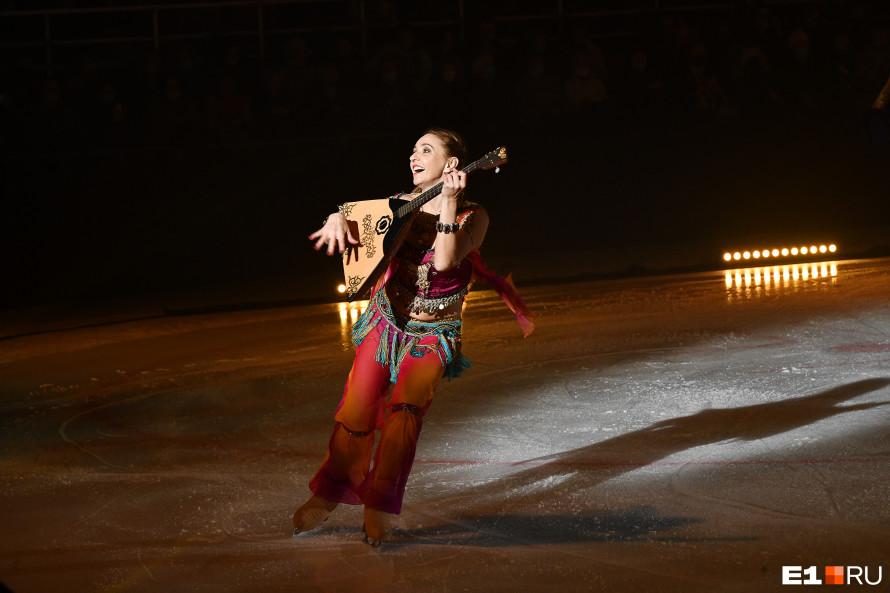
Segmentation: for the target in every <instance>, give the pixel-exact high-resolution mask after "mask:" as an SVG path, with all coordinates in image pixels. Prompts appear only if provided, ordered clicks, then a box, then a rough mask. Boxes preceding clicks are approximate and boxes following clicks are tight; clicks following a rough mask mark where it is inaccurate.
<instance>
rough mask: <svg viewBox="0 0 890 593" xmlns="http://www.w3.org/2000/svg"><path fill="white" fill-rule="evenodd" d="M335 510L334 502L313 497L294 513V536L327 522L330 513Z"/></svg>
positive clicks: (335, 504)
mask: <svg viewBox="0 0 890 593" xmlns="http://www.w3.org/2000/svg"><path fill="white" fill-rule="evenodd" d="M336 508H337V503H336V502H330V501H328V500H325V499H323V498H322V497H320V496H313V497H312V498H310V499H309V500H307V501H306V504H304V505H303V506H301V507H300V508H299V509H297V512H296V513H294V520H293V523H294V533H293V535H294V536H297V535H299V534H301V533H304V532H306V531H311V530H313V529H315V528H316V527H318V526H319V525H321V524H322V523H324V522H325V521H327V520H328V517H329V516H330V515H331V512H332V511H333V510H334V509H336Z"/></svg>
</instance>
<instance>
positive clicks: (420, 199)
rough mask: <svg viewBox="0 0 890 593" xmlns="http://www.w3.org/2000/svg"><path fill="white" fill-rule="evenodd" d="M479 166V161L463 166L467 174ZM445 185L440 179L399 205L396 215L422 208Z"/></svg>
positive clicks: (401, 215)
mask: <svg viewBox="0 0 890 593" xmlns="http://www.w3.org/2000/svg"><path fill="white" fill-rule="evenodd" d="M478 168H479V161H473V162H472V163H470V164H469V165H467V166H466V167H464V168H463V172H464V173H466V174H467V175H469V174H470V173H472V172H473V171H475V170H476V169H478ZM444 186H445V183H444V182H442V181H440V182H439V183H437V184H436V185H434V186H433V187H431V188H429V189H428V190H426V191H425V192H423V193H422V194H420V195H419V196H417V197H416V198H414V199H413V200H411V201H410V202H408V203H406V204H405V205H404V206H401V207H399V209H398V210H396V216H398V217H399V218H402V217H405V216H408V215H409V214H411V213H412V212H414V211H415V210H417V209H418V208H420V207H421V206H423V205H424V204H426V203H427V202H429V201H430V200H432V199H433V198H435V197H436V196H438V195H439V194H441V193H442V188H443V187H444Z"/></svg>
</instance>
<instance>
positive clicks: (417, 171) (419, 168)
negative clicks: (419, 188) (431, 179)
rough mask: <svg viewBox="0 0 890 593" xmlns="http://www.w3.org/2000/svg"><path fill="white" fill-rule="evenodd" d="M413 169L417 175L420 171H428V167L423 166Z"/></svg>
mask: <svg viewBox="0 0 890 593" xmlns="http://www.w3.org/2000/svg"><path fill="white" fill-rule="evenodd" d="M412 171H413V172H414V174H415V175H417V174H418V173H423V172H424V171H426V169H424V168H423V167H414V168H413V169H412Z"/></svg>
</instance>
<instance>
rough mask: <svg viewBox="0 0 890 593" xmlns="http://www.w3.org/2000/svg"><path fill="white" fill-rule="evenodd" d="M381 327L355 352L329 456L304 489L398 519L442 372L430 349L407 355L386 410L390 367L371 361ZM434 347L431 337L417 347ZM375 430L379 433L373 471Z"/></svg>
mask: <svg viewBox="0 0 890 593" xmlns="http://www.w3.org/2000/svg"><path fill="white" fill-rule="evenodd" d="M385 326H386V324H385V323H384V322H381V323H379V324H378V325H377V327H375V328H374V329H373V330H371V332H370V333H369V334H368V335H367V336H366V337H365V338H364V339H363V340H362V343H361V344H360V345H359V346H358V347H357V348H356V354H355V362H354V363H353V365H352V370H351V371H350V373H349V378H348V379H347V381H346V389H345V391H344V393H343V399H342V400H341V401H340V405H339V407H338V409H337V413H336V415H335V416H334V419H335V420H336V421H337V424H336V425H335V426H334V433H333V435H331V440H330V444H329V445H328V453H327V456H326V457H325V460H324V462H323V463H322V465H321V468H319V470H318V472H317V473H316V474H315V477H313V478H312V480H311V481H310V482H309V489H310V490H312V492H313V493H314V494H316V495H318V496H321V497H322V498H324V499H326V500H329V501H331V502H341V503H346V504H363V505H365V506H367V507H370V508H373V509H378V510H381V511H386V512H388V513H393V514H399V513H400V512H401V510H402V498H403V497H404V495H405V486H406V484H407V482H408V474H409V473H410V472H411V466H412V465H413V463H414V454H415V451H416V449H417V439H418V437H419V436H420V429H421V426H422V424H423V422H422V420H423V415H424V414H425V413H426V411H427V409H429V407H430V404H431V403H432V400H433V393H434V392H435V390H436V386H437V385H438V384H439V381H440V380H441V378H442V376H443V373H444V371H445V368H444V367H443V366H442V361H441V359H440V357H439V355H438V354H437V352H436V350H434V349H421V350H420V351H422V352H423V356H421V357H416V356H413V355H411V354H408V355H407V356H405V357H404V359H402V362H401V365H400V366H399V371H398V378H397V380H396V382H395V385H394V386H393V389H392V397H391V398H390V400H389V405H387V403H386V396H387V392H388V391H389V386H390V367H389V366H388V365H384V364H381V363H379V362H377V361H376V360H375V354H376V352H377V349H378V346H379V345H380V339H381V331H382V328H383V327H385ZM437 342H438V337H437V336H435V335H432V336H429V337H426V338H424V339H423V340H421V341H420V344H421V345H423V344H436V343H437ZM387 409H388V414H387ZM377 430H381V431H382V432H381V435H380V442H379V443H378V445H377V452H376V455H375V456H374V464H373V469H372V468H371V456H372V453H373V448H374V439H375V432H376V431H377Z"/></svg>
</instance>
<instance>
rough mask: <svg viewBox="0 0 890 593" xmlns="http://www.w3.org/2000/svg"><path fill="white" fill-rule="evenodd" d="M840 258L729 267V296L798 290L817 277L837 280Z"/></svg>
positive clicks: (727, 276) (748, 297)
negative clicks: (741, 267)
mask: <svg viewBox="0 0 890 593" xmlns="http://www.w3.org/2000/svg"><path fill="white" fill-rule="evenodd" d="M839 268H840V265H839V264H838V263H837V262H820V263H811V264H789V265H781V266H768V267H761V268H745V269H736V270H728V271H727V272H726V275H725V282H726V290H727V297H728V298H729V299H730V301H732V300H737V299H740V298H742V299H750V298H756V297H760V296H766V295H769V294H772V293H773V292H779V291H788V290H791V291H796V290H800V289H805V288H807V287H808V283H809V282H812V281H815V280H825V279H827V280H830V282H831V283H832V284H834V283H835V282H836V281H837V277H838V273H839V272H838V270H839Z"/></svg>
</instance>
